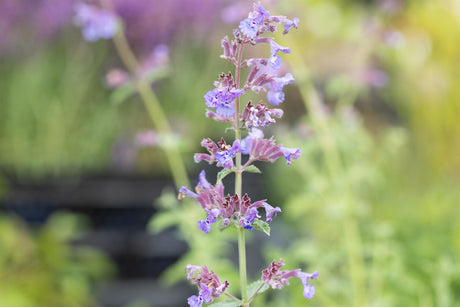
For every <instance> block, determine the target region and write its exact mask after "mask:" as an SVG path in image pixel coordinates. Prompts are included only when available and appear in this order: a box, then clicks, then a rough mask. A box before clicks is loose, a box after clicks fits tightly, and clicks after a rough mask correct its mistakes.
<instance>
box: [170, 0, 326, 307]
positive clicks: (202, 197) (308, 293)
mask: <svg viewBox="0 0 460 307" xmlns="http://www.w3.org/2000/svg"><path fill="white" fill-rule="evenodd" d="M298 22H299V19H298V18H294V19H292V20H290V19H288V18H286V17H284V16H272V15H270V13H269V12H268V11H267V10H266V9H265V8H264V7H263V6H261V5H260V4H259V5H254V10H253V11H251V12H250V13H249V15H248V18H246V19H244V20H243V21H241V22H240V24H239V28H238V29H235V30H234V31H233V39H229V37H228V36H226V37H225V38H224V39H223V40H222V42H221V45H222V48H223V51H224V53H223V55H222V56H221V58H222V59H224V60H227V61H229V62H231V63H233V64H234V66H235V70H234V72H233V73H232V72H229V73H222V74H220V75H219V78H218V80H217V81H215V82H214V89H212V90H210V91H209V92H207V93H206V94H205V95H204V101H205V105H206V106H207V107H208V109H207V110H206V116H207V117H209V118H212V119H214V120H216V121H218V122H223V123H227V124H228V125H230V127H229V128H230V129H233V130H234V132H235V139H234V140H233V141H228V140H225V139H224V138H221V140H219V141H217V142H215V141H213V140H211V139H209V138H205V139H203V141H202V142H201V145H202V146H203V147H204V148H205V149H206V151H207V153H197V154H195V156H194V160H195V162H197V163H199V162H201V161H206V162H208V163H209V164H216V166H217V167H220V168H222V170H221V171H219V173H218V175H217V182H216V183H215V184H211V183H210V182H209V181H208V180H207V178H206V173H205V171H204V170H203V171H201V173H200V174H199V179H198V184H197V185H196V187H195V191H191V190H190V189H189V188H187V187H185V186H183V187H181V188H180V189H179V199H181V198H183V197H191V198H194V199H196V201H197V202H198V203H199V205H200V206H201V208H202V209H203V211H204V213H203V217H204V218H203V219H202V220H200V221H197V227H198V228H199V229H200V230H202V231H203V232H204V233H205V234H207V233H209V232H210V231H214V230H215V228H219V229H224V228H228V227H231V226H233V227H236V229H237V233H238V254H239V269H240V283H241V285H240V286H241V296H242V297H241V299H240V298H237V297H235V296H234V295H232V294H230V293H228V291H227V289H228V286H229V283H228V282H227V281H223V282H222V281H221V280H220V279H219V278H218V277H217V275H216V274H215V273H214V272H213V271H212V270H210V269H208V267H207V266H206V265H205V264H203V265H202V266H201V265H187V266H186V268H185V270H186V272H187V279H188V280H190V281H191V282H192V284H194V285H196V286H197V287H198V294H197V295H193V296H191V297H189V298H188V304H189V306H191V307H200V306H202V305H203V303H206V304H211V303H213V302H214V300H215V299H216V298H217V297H219V296H221V295H225V296H227V297H228V298H229V299H230V301H229V302H228V303H229V305H227V304H226V305H225V306H244V307H248V306H249V305H250V303H251V301H252V300H253V299H254V297H255V296H256V295H257V294H259V293H261V292H262V291H265V290H267V289H268V288H270V287H271V288H272V289H281V288H283V287H284V286H285V285H288V284H289V279H290V278H291V277H297V278H299V279H300V280H301V282H302V284H303V287H304V290H303V295H304V297H305V298H306V299H311V298H312V297H313V296H314V294H315V287H314V285H312V284H310V283H309V282H310V279H316V278H317V276H318V272H314V273H311V274H310V273H305V272H302V271H301V270H300V269H296V270H281V268H282V267H283V266H284V260H282V259H281V260H278V261H276V260H275V261H273V262H272V263H271V264H270V265H269V266H268V267H267V268H266V269H265V270H263V272H262V274H261V278H260V280H259V281H257V282H255V283H254V284H252V285H251V287H248V286H247V276H246V251H245V231H252V230H254V229H256V230H260V231H263V232H265V233H267V234H270V226H269V223H270V222H271V221H272V220H273V219H274V218H275V217H276V215H277V214H278V213H281V208H280V207H277V206H272V205H270V204H269V203H268V202H267V200H258V201H252V200H251V199H250V197H249V195H247V194H244V195H242V175H243V173H244V172H260V170H259V169H258V168H257V167H256V166H255V165H254V164H253V163H254V162H256V161H264V162H270V163H273V162H275V161H276V160H278V158H281V157H283V158H284V159H285V160H286V161H287V165H290V164H291V163H292V161H293V160H295V159H298V158H299V156H300V149H298V148H287V147H283V146H282V145H279V144H276V141H275V139H274V138H273V137H271V138H265V137H264V133H263V131H262V128H264V127H267V126H269V125H272V124H274V123H276V119H279V118H281V117H282V115H283V111H282V110H281V109H278V108H270V107H269V105H268V104H266V103H263V101H262V100H261V101H260V102H257V103H254V102H252V101H248V102H246V103H243V102H242V97H243V95H244V94H246V93H248V92H250V91H252V92H254V93H260V94H262V93H263V94H265V97H266V100H267V101H268V103H269V104H271V105H275V106H278V105H280V104H281V103H283V102H284V100H285V96H284V93H283V88H284V86H286V85H288V84H291V83H292V82H293V81H294V78H293V76H292V74H290V73H286V74H284V75H282V74H281V70H280V69H281V67H282V60H281V57H280V56H279V54H280V53H285V54H288V53H290V52H291V50H290V49H289V48H288V47H283V46H281V45H279V44H278V43H276V42H275V40H274V39H273V38H272V37H268V36H265V34H266V33H273V32H276V31H277V26H279V25H280V24H282V25H283V26H284V29H283V34H287V33H288V32H289V31H290V30H291V29H292V28H297V26H298ZM258 44H265V45H267V46H268V47H269V48H270V52H269V57H268V58H249V59H244V58H243V50H244V49H245V48H250V47H252V46H254V45H258ZM243 69H245V70H247V71H248V73H247V79H246V80H242V78H241V76H242V70H243ZM243 104H244V105H243ZM243 134H245V135H244V137H243ZM230 173H234V174H235V194H234V195H230V194H225V192H224V190H225V188H224V185H223V183H222V179H223V178H224V177H225V176H227V175H229V174H230ZM262 212H264V213H262ZM261 214H262V215H263V216H264V217H262V215H261ZM214 224H218V225H219V226H217V227H216V226H213V225H214ZM232 302H233V303H232Z"/></svg>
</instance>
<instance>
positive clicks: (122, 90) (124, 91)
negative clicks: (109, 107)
mask: <svg viewBox="0 0 460 307" xmlns="http://www.w3.org/2000/svg"><path fill="white" fill-rule="evenodd" d="M135 93H136V87H135V86H134V83H133V82H127V83H126V84H124V85H122V86H120V87H118V88H116V89H114V90H113V92H112V94H111V95H110V101H111V102H112V103H113V104H114V105H119V104H121V103H122V102H124V101H126V100H127V99H128V98H129V97H130V96H132V95H134V94H135Z"/></svg>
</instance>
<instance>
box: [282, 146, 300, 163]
mask: <svg viewBox="0 0 460 307" xmlns="http://www.w3.org/2000/svg"><path fill="white" fill-rule="evenodd" d="M280 150H281V152H282V153H283V155H284V159H286V161H287V165H288V166H289V165H291V163H292V159H296V160H297V159H298V158H299V157H300V149H299V148H286V147H281V148H280Z"/></svg>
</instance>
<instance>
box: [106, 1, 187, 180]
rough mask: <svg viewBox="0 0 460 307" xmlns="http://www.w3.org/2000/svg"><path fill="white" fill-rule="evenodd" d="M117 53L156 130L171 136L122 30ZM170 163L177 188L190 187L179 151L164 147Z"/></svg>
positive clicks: (117, 36)
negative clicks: (139, 75)
mask: <svg viewBox="0 0 460 307" xmlns="http://www.w3.org/2000/svg"><path fill="white" fill-rule="evenodd" d="M101 3H102V5H103V7H105V8H106V9H108V10H110V11H113V6H112V3H111V1H110V0H101ZM113 42H114V43H115V47H116V49H117V52H118V54H119V56H120V58H121V60H122V62H123V64H124V65H125V67H126V69H127V70H128V71H129V72H130V73H131V75H132V76H133V77H134V84H135V86H136V89H137V91H138V93H139V95H140V96H141V98H142V101H143V102H144V105H145V107H146V108H147V111H148V113H149V115H150V118H151V120H152V122H153V125H154V126H155V129H156V130H157V131H158V132H159V133H161V134H165V135H170V134H171V127H170V125H169V122H168V119H167V117H166V115H165V113H164V111H163V109H162V107H161V104H160V102H159V100H158V98H157V96H156V95H155V92H154V91H153V89H152V87H151V86H150V84H149V83H148V82H147V81H146V80H144V79H142V78H137V77H136V73H137V71H138V68H139V61H138V60H137V58H136V56H135V55H134V53H133V51H132V49H131V47H130V46H129V43H128V40H127V39H126V35H125V32H124V31H123V29H120V30H119V31H118V33H117V35H116V36H115V37H114V38H113ZM162 148H163V151H164V153H165V155H166V159H167V161H168V165H169V168H170V170H171V173H172V176H173V180H174V183H175V185H176V187H180V186H183V185H185V186H189V181H188V177H187V172H186V170H185V165H184V161H183V159H182V156H181V154H180V152H179V150H178V149H177V148H176V147H172V146H169V147H162Z"/></svg>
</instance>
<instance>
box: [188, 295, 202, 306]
mask: <svg viewBox="0 0 460 307" xmlns="http://www.w3.org/2000/svg"><path fill="white" fill-rule="evenodd" d="M187 303H188V304H189V306H190V307H201V306H202V305H203V299H202V298H201V297H198V296H196V295H192V296H190V297H189V298H188V299H187Z"/></svg>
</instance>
